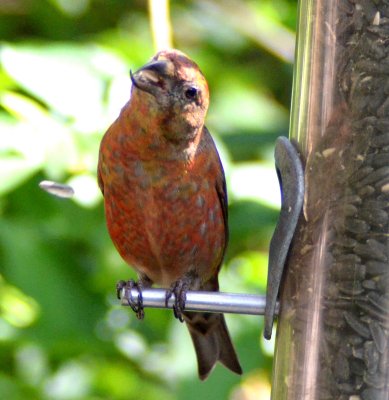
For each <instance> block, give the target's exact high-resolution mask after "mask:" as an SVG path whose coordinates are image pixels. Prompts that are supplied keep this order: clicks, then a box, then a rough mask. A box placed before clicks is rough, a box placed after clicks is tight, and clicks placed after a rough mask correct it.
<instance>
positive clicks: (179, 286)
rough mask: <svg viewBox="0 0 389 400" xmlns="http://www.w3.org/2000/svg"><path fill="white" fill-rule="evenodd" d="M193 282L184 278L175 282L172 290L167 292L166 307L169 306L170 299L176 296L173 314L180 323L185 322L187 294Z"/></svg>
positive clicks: (186, 277)
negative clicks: (184, 312)
mask: <svg viewBox="0 0 389 400" xmlns="http://www.w3.org/2000/svg"><path fill="white" fill-rule="evenodd" d="M191 282H192V278H191V277H189V276H184V277H183V278H181V279H179V280H178V281H176V282H174V283H173V285H172V286H171V287H170V289H168V290H166V297H165V306H166V307H167V306H168V303H169V299H170V297H172V295H173V294H174V305H173V313H174V316H175V317H176V318H177V319H178V320H179V321H180V322H184V318H183V316H182V313H183V311H184V310H185V302H186V292H187V291H188V290H189V287H190V283H191Z"/></svg>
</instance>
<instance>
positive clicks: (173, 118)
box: [131, 49, 209, 134]
mask: <svg viewBox="0 0 389 400" xmlns="http://www.w3.org/2000/svg"><path fill="white" fill-rule="evenodd" d="M131 81H132V84H133V88H132V96H137V97H139V100H140V101H141V102H144V103H147V106H148V107H149V108H150V110H152V112H155V113H157V114H160V116H161V118H162V119H165V122H166V125H168V126H170V128H171V129H172V132H173V131H175V132H176V133H178V132H179V131H181V134H182V131H186V132H189V131H193V130H198V129H199V128H202V126H203V125H204V119H205V115H206V113H207V110H208V104H209V91H208V85H207V81H206V80H205V78H204V76H203V74H202V72H201V71H200V69H199V67H198V66H197V64H196V63H195V62H193V61H192V60H191V59H190V58H188V57H187V56H186V55H185V54H184V53H182V52H180V51H178V50H172V49H170V50H163V51H160V52H158V53H157V54H156V55H155V56H154V57H153V58H152V59H151V60H150V62H149V63H147V64H146V65H144V66H143V67H142V68H140V69H139V70H137V71H136V72H135V73H131Z"/></svg>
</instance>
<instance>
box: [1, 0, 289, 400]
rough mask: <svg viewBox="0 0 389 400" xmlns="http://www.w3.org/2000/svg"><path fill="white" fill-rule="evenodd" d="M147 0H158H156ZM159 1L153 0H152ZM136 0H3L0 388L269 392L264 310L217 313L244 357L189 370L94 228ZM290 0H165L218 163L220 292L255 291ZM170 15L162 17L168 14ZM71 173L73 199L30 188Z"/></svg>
mask: <svg viewBox="0 0 389 400" xmlns="http://www.w3.org/2000/svg"><path fill="white" fill-rule="evenodd" d="M157 2H158V0H157ZM160 3H164V2H162V0H160ZM148 6H149V4H148V2H146V1H140V0H139V1H137V0H127V1H123V0H2V1H0V38H1V45H0V398H2V399H9V400H14V399H15V400H16V399H23V400H30V399H60V400H61V399H63V400H73V399H88V400H97V399H127V400H131V399H141V400H149V399H161V400H173V399H186V400H191V399H202V400H207V399H215V400H218V399H231V400H251V399H268V398H269V390H270V389H269V388H270V375H271V363H272V352H273V347H272V346H273V344H272V343H265V342H264V341H263V340H262V338H261V337H262V318H260V317H252V316H239V315H234V316H228V317H227V318H228V324H229V326H230V331H231V333H232V336H233V341H234V343H235V344H236V347H237V351H238V353H239V356H240V360H241V364H242V366H243V369H244V375H243V376H242V377H236V376H234V375H232V374H231V373H230V372H228V371H227V370H225V369H224V368H222V367H220V366H218V367H217V368H216V369H215V371H214V372H213V374H212V375H211V376H210V378H209V379H208V380H207V381H206V382H203V383H202V382H200V381H199V380H198V378H197V366H196V360H195V355H194V351H193V349H192V346H191V342H190V338H189V335H188V332H187V330H186V329H185V327H184V326H183V325H181V324H180V323H179V322H178V321H176V320H174V318H173V316H172V315H171V312H168V311H166V310H146V318H145V320H144V321H143V322H139V321H137V320H136V318H135V316H134V315H133V314H132V313H131V312H130V311H129V310H128V309H125V308H123V307H120V306H119V304H118V301H117V300H116V298H115V284H116V281H117V280H119V279H128V278H130V277H134V274H133V272H132V270H131V269H130V268H129V267H128V266H126V265H125V264H124V262H123V261H122V260H121V259H120V257H119V256H118V254H117V253H116V251H115V249H114V247H113V245H112V243H111V241H110V239H109V237H108V234H107V231H106V227H105V221H104V213H103V205H102V196H101V194H100V193H99V190H98V188H97V184H96V164H97V155H98V148H99V143H100V140H101V137H102V135H103V133H104V132H105V130H106V129H107V127H108V126H109V125H110V123H111V122H112V121H113V120H114V119H115V118H116V116H117V115H118V112H119V110H120V108H121V107H122V106H123V105H124V103H125V102H126V101H127V99H128V97H129V93H130V80H129V76H128V71H129V69H130V68H131V69H133V70H136V69H137V68H138V67H140V66H141V65H142V64H144V63H145V62H146V61H147V60H148V59H149V58H150V57H151V56H152V55H153V54H154V53H155V51H156V48H157V46H158V43H157V42H155V41H153V32H154V33H155V32H157V31H158V27H157V26H156V25H158V23H160V24H162V25H163V24H165V25H166V21H164V20H163V19H161V20H160V21H159V22H158V18H157V24H155V22H154V23H152V22H151V20H150V13H149V8H148ZM296 8H297V5H296V1H295V0H293V1H292V0H261V1H254V0H252V1H248V0H245V1H239V0H234V1H233V0H226V1H216V0H214V1H212V0H209V1H207V0H199V1H189V0H180V1H179V0H172V1H171V2H170V17H171V25H170V28H171V31H172V36H173V44H174V47H177V48H179V49H180V50H182V51H184V52H186V53H187V54H188V55H190V57H191V58H193V59H194V60H195V61H196V62H197V63H198V64H199V65H200V67H201V69H202V70H203V72H204V74H205V75H206V77H207V79H208V82H209V85H210V90H211V106H210V110H209V114H208V118H207V126H208V128H209V129H210V131H211V132H212V134H213V136H214V137H215V140H216V142H217V144H218V148H219V150H220V153H221V156H222V159H223V163H224V166H225V170H226V176H227V183H228V194H229V212H230V235H231V240H230V246H229V250H228V253H227V256H226V259H225V266H224V268H223V270H222V273H221V275H220V284H221V289H222V290H223V291H231V292H241V293H246V292H247V293H256V294H263V293H264V290H265V284H266V274H267V266H266V265H267V249H268V244H269V239H270V235H271V233H272V231H273V229H274V225H275V223H276V220H277V215H278V212H277V207H278V204H279V193H278V183H277V178H276V175H275V173H274V171H273V169H274V168H273V144H274V141H275V139H276V137H277V136H279V135H287V133H288V123H289V117H288V114H289V103H290V95H291V84H292V61H293V53H294V31H295V24H296ZM167 27H169V26H167ZM43 179H51V180H55V181H59V182H64V183H69V184H71V185H72V186H73V187H74V189H75V191H76V195H75V197H74V199H72V200H65V199H59V198H55V197H53V196H50V195H49V194H47V193H45V192H43V191H41V190H40V189H39V187H38V183H39V182H40V181H41V180H43Z"/></svg>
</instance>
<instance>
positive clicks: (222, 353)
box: [184, 312, 242, 380]
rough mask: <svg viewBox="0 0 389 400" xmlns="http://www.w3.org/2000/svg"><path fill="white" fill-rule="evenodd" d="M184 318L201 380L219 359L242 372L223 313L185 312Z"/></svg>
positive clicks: (237, 372) (237, 371)
mask: <svg viewBox="0 0 389 400" xmlns="http://www.w3.org/2000/svg"><path fill="white" fill-rule="evenodd" d="M184 319H185V322H186V324H187V326H188V329H189V333H190V335H191V337H192V341H193V345H194V348H195V351H196V356H197V363H198V371H199V376H200V379H201V380H204V379H206V378H207V377H208V375H209V374H210V372H211V371H212V370H213V368H214V367H215V364H216V362H217V361H220V362H221V363H222V364H223V365H224V366H225V367H227V368H228V369H230V370H231V371H233V372H235V373H236V374H239V375H241V374H242V368H241V366H240V364H239V361H238V357H237V355H236V352H235V349H234V346H233V344H232V342H231V339H230V335H229V333H228V330H227V325H226V322H225V319H224V316H223V314H212V313H192V312H185V313H184Z"/></svg>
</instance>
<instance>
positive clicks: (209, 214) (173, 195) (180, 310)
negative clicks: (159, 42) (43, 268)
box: [97, 49, 242, 380]
mask: <svg viewBox="0 0 389 400" xmlns="http://www.w3.org/2000/svg"><path fill="white" fill-rule="evenodd" d="M130 76H131V81H132V85H131V94H130V98H129V101H128V102H127V103H126V104H125V105H124V107H123V108H122V110H121V111H120V114H119V116H118V118H117V119H116V120H115V121H114V122H113V124H112V125H111V126H110V127H109V128H108V130H107V132H106V133H105V135H104V136H103V138H102V141H101V144H100V150H99V160H98V171H97V172H98V183H99V187H100V189H101V191H102V194H103V197H104V208H105V217H106V222H107V228H108V232H109V234H110V237H111V239H112V241H113V243H114V245H115V247H116V249H117V250H118V252H119V254H120V255H121V257H122V258H123V259H124V261H125V262H126V263H128V264H129V265H130V266H131V267H132V268H133V269H135V271H136V272H137V275H138V282H137V283H136V285H137V286H138V288H139V289H142V288H148V287H151V286H152V285H154V284H155V285H158V286H160V287H163V288H166V302H167V301H168V299H169V297H171V296H172V294H174V295H175V305H174V314H175V316H176V318H178V319H179V320H181V322H182V321H184V322H185V323H186V325H187V327H188V329H189V333H190V336H191V338H192V341H193V344H194V348H195V352H196V355H197V361H198V374H199V378H200V379H201V380H204V379H206V378H207V377H208V375H209V374H210V372H211V371H212V370H213V368H214V367H215V364H216V363H217V362H220V363H221V364H223V365H224V366H225V367H227V368H228V369H230V370H231V371H233V372H235V373H236V374H242V368H241V366H240V363H239V360H238V357H237V354H236V351H235V349H234V346H233V344H232V341H231V339H230V335H229V332H228V329H227V325H226V322H225V318H224V315H223V314H219V313H209V312H189V311H185V299H186V292H187V291H188V290H204V291H218V290H219V283H218V274H219V271H220V268H221V266H222V262H223V258H224V253H225V250H226V246H227V242H228V210H227V207H228V206H227V190H226V181H225V175H224V171H223V166H222V163H221V160H220V157H219V154H218V151H217V149H216V146H215V143H214V141H213V139H212V137H211V135H210V133H209V131H208V129H207V128H206V126H205V117H206V114H207V110H208V106H209V89H208V84H207V81H206V79H205V77H204V75H203V73H202V72H201V70H200V69H199V67H198V65H197V64H196V63H195V62H194V61H193V60H191V59H190V58H189V57H188V56H187V55H186V54H184V53H183V52H181V51H179V50H175V49H166V50H161V51H159V52H157V53H156V54H155V55H154V57H152V59H151V60H150V61H149V62H147V63H146V64H145V65H144V66H143V67H141V68H140V69H138V70H137V71H136V72H134V73H132V72H130ZM119 286H120V284H119ZM139 300H141V299H139ZM135 311H137V316H138V317H139V318H143V309H142V305H141V304H139V307H137V308H136V309H135Z"/></svg>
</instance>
